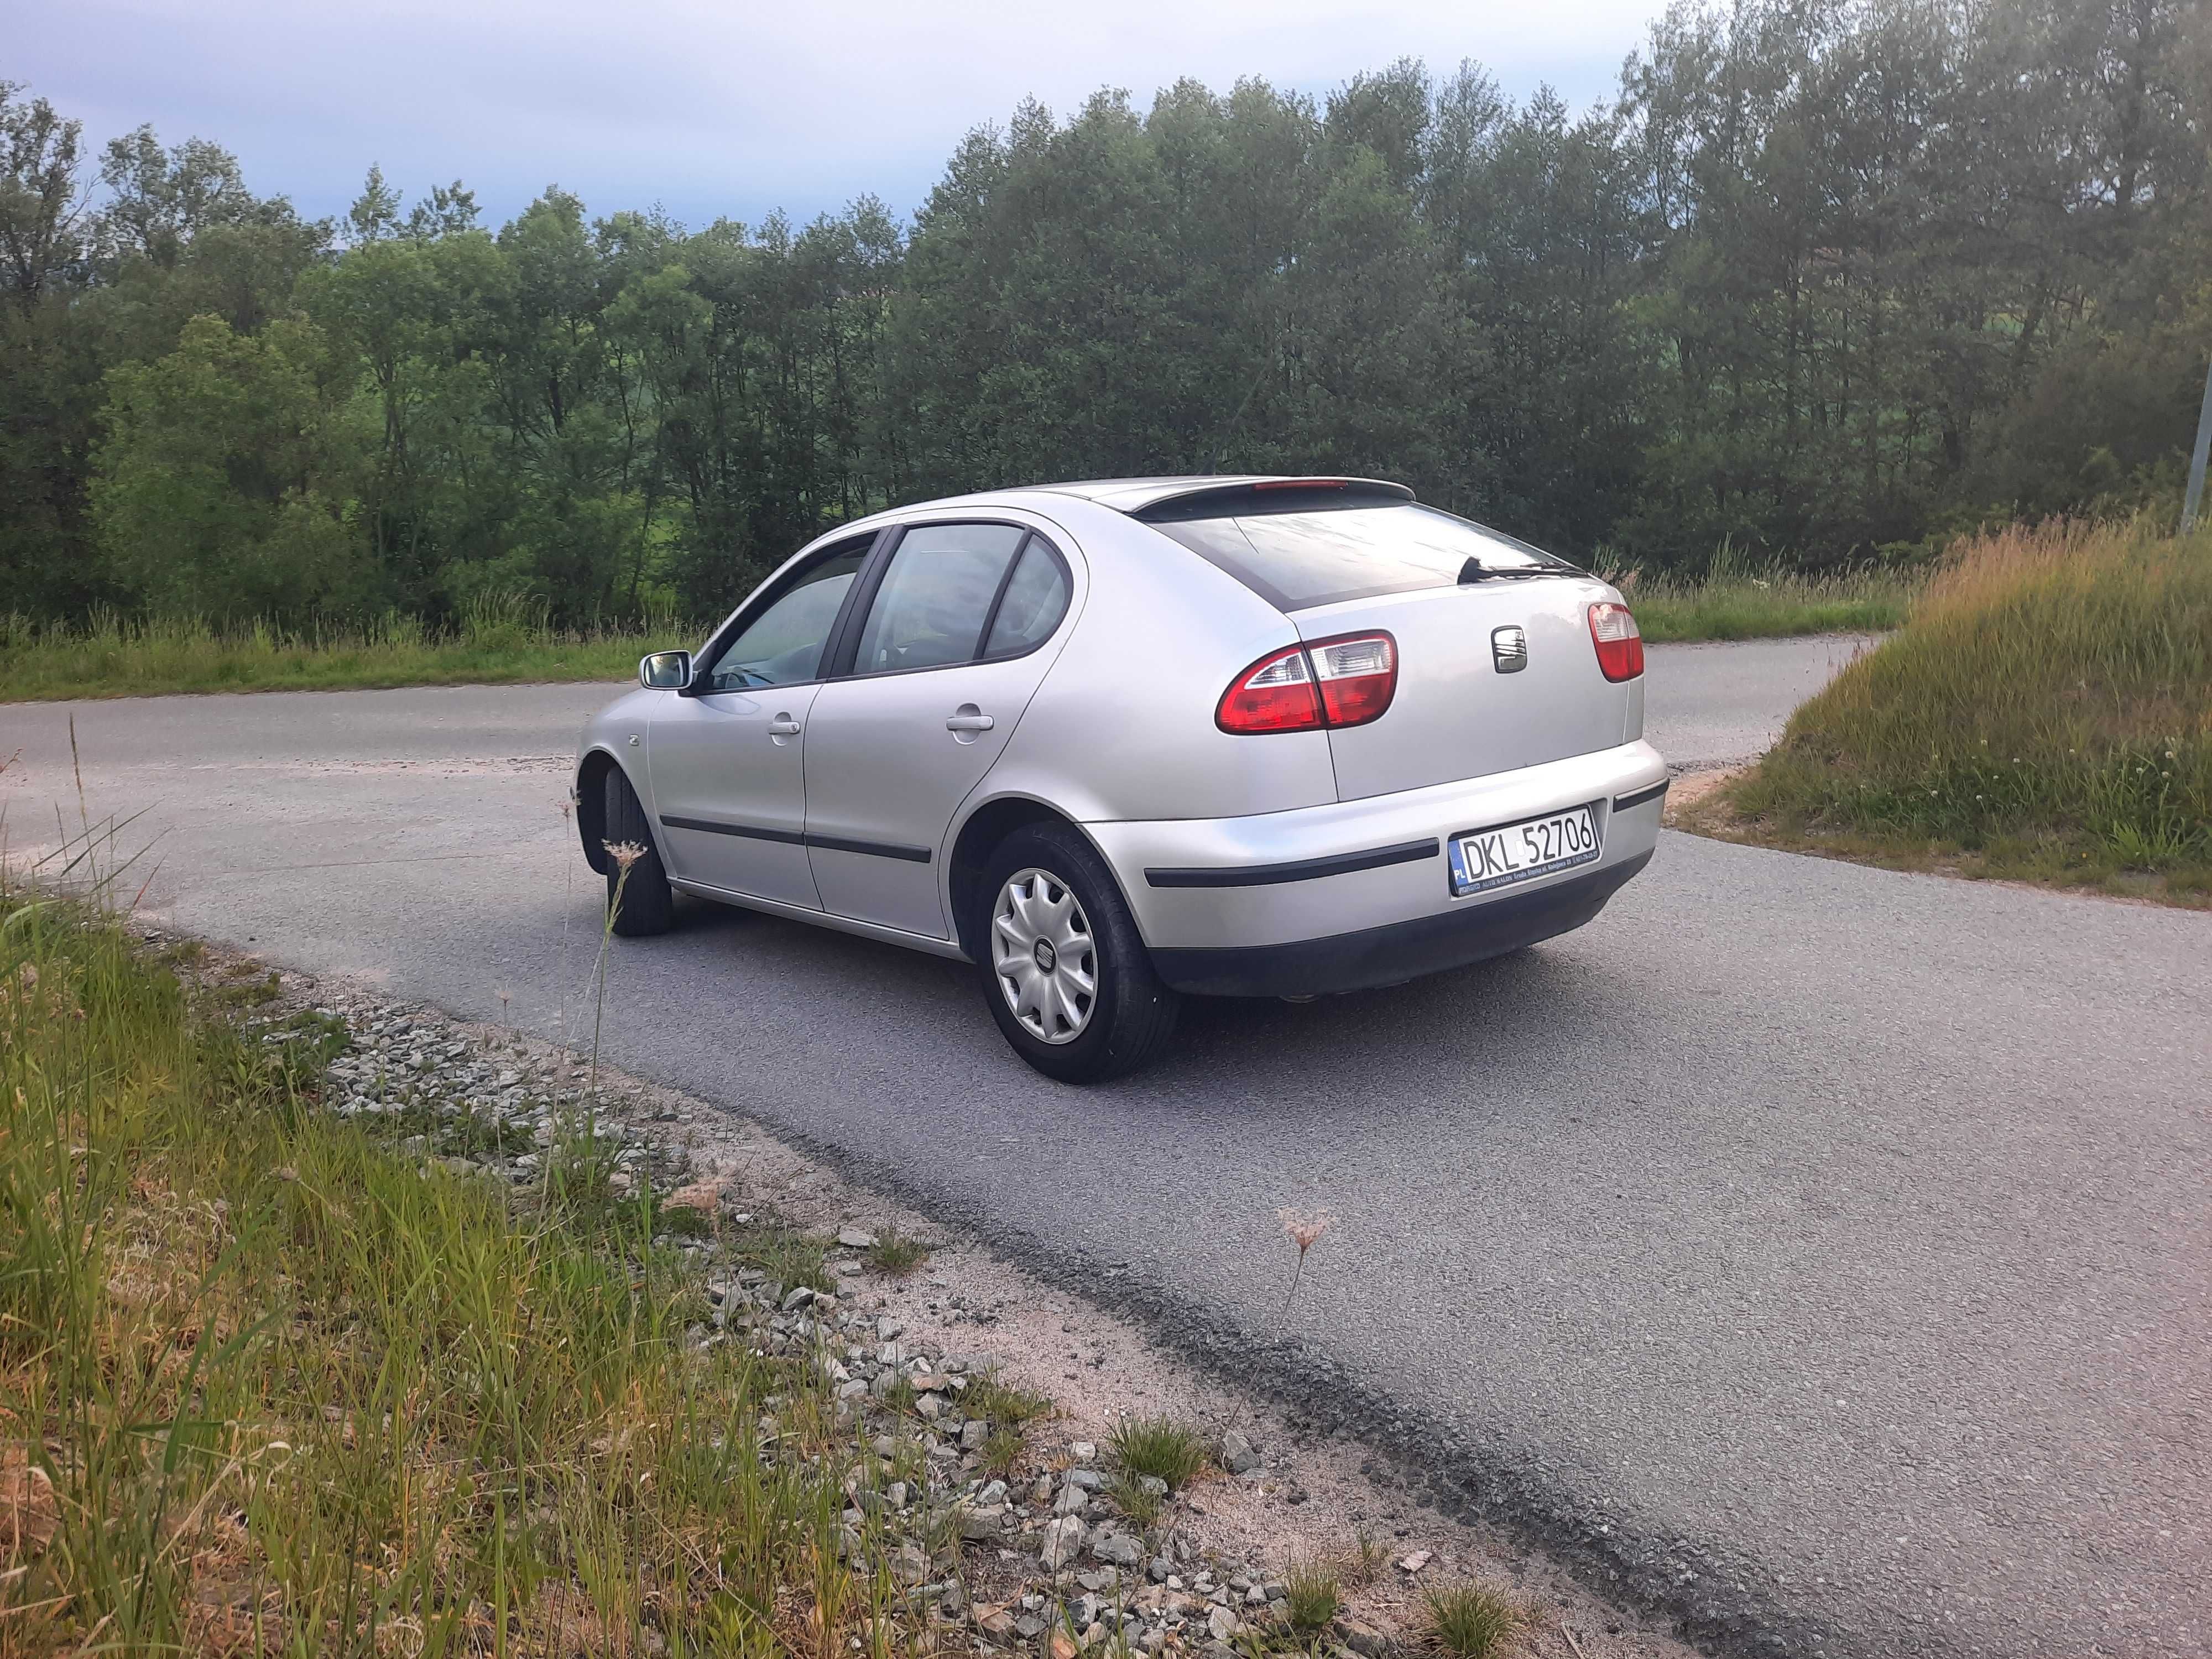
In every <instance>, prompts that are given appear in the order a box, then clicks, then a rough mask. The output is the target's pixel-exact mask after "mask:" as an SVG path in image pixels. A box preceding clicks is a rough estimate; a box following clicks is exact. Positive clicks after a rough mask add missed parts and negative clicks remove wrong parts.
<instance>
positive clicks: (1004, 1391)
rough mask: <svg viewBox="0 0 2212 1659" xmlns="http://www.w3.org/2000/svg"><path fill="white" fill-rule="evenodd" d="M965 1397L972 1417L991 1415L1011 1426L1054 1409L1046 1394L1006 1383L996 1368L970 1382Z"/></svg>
mask: <svg viewBox="0 0 2212 1659" xmlns="http://www.w3.org/2000/svg"><path fill="white" fill-rule="evenodd" d="M963 1400H964V1402H965V1406H966V1410H967V1413H968V1414H969V1416H970V1417H981V1418H987V1419H990V1421H992V1422H993V1423H996V1424H1001V1425H1006V1426H1007V1427H1010V1428H1019V1427H1021V1425H1024V1423H1033V1422H1035V1421H1036V1419H1038V1418H1040V1417H1042V1416H1043V1415H1044V1414H1045V1413H1048V1412H1049V1411H1050V1410H1051V1409H1052V1401H1051V1400H1050V1399H1049V1398H1048V1397H1047V1396H1046V1395H1041V1394H1038V1393H1037V1392H1036V1391H1035V1390H1034V1389H1024V1388H1023V1387H1021V1386H1020V1385H1019V1384H1018V1383H1009V1382H1006V1380H1005V1379H1004V1378H1003V1377H1001V1376H1000V1375H999V1374H998V1373H997V1372H996V1371H987V1372H985V1373H984V1374H983V1375H982V1376H978V1377H977V1378H976V1379H975V1381H974V1382H973V1383H969V1385H968V1392H967V1394H966V1395H964V1396H963Z"/></svg>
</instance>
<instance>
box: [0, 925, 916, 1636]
mask: <svg viewBox="0 0 2212 1659" xmlns="http://www.w3.org/2000/svg"><path fill="white" fill-rule="evenodd" d="M335 1041H337V1033H335V1032H332V1031H329V1030H308V1029H307V1028H301V1041H299V1042H290V1043H285V1044H281V1045H271V1044H266V1043H264V1042H260V1041H259V1040H258V1035H253V1034H248V1033H246V1032H243V1031H241V1030H238V1029H236V1028H235V1027H234V1026H233V1025H231V1024H228V1023H227V1022H226V1021H224V1020H222V1019H221V1018H211V1017H208V1016H206V1015H205V1014H204V1012H198V1011H196V1010H195V1008H194V1007H193V1006H192V1005H191V1001H190V1000H189V999H188V997H187V996H186V994H185V992H184V990H183V988H182V987H180V986H179V983H178V981H176V980H175V979H174V978H173V976H172V975H170V974H169V973H167V971H166V970H164V969H161V968H159V967H157V966H155V965H154V964H152V963H146V962H143V961H141V960H139V959H137V958H136V957H133V956H132V954H131V951H130V949H129V946H128V945H127V943H126V941H125V939H124V938H123V936H122V935H121V933H119V932H118V931H116V930H115V929H113V928H112V927H109V926H106V925H105V924H103V923H100V921H97V919H94V918H90V917H88V916H86V915H83V914H82V913H80V912H77V911H75V910H72V909H69V908H64V907H62V906H59V905H58V904H54V903H52V902H43V903H41V902H24V901H23V900H22V899H21V897H20V896H17V897H12V898H11V897H9V896H5V895H0V1097H5V1098H7V1099H8V1100H9V1102H10V1103H11V1105H10V1109H9V1116H8V1120H7V1124H6V1132H5V1133H4V1134H0V1260H4V1261H7V1263H8V1264H9V1271H8V1272H7V1273H5V1274H0V1398H4V1399H5V1401H7V1407H8V1409H7V1412H6V1413H5V1415H4V1417H0V1436H4V1443H0V1460H4V1461H0V1467H4V1468H6V1469H7V1470H9V1487H8V1489H9V1547H10V1560H11V1562H12V1564H13V1565H11V1567H10V1577H9V1583H8V1584H7V1586H6V1589H5V1601H6V1606H7V1609H8V1617H9V1649H10V1651H22V1652H26V1653H38V1652H46V1651H57V1652H58V1651H75V1650H77V1649H78V1648H79V1647H80V1646H81V1645H82V1644H84V1643H86V1642H93V1643H94V1644H99V1645H105V1646H106V1647H109V1648H112V1649H113V1650H118V1651H130V1652H134V1653H137V1652H213V1651H223V1652H229V1651H240V1650H248V1649H251V1650H264V1649H265V1650H271V1651H274V1650H279V1649H282V1650H287V1651H292V1650H297V1651H303V1652H304V1651H310V1650H312V1651H313V1652H316V1653H328V1654H333V1655H359V1656H364V1659H365V1656H371V1655H375V1654H380V1653H384V1652H386V1651H388V1650H389V1649H390V1647H391V1644H392V1632H395V1631H400V1632H408V1633H409V1634H408V1637H407V1640H408V1642H409V1643H410V1650H411V1644H415V1643H416V1642H417V1641H418V1639H419V1642H420V1644H421V1645H422V1649H423V1650H425V1651H435V1652H457V1651H462V1650H476V1649H477V1648H480V1647H481V1648H483V1649H485V1650H490V1649H492V1648H495V1647H500V1646H505V1647H507V1648H509V1649H511V1650H514V1651H518V1652H532V1653H538V1652H552V1651H556V1650H568V1649H570V1648H573V1647H574V1644H575V1641H576V1639H577V1637H578V1632H580V1631H585V1632H592V1635H591V1637H590V1639H589V1643H588V1645H590V1646H592V1648H594V1649H595V1650H605V1651H609V1652H641V1651H646V1650H657V1649H659V1648H660V1647H662V1646H664V1645H665V1647H667V1648H668V1649H669V1650H671V1651H681V1652H685V1653H703V1652H747V1653H750V1652H756V1651H766V1650H768V1649H769V1648H770V1647H774V1646H775V1645H777V1643H776V1640H775V1638H774V1637H773V1636H772V1635H771V1634H770V1632H771V1628H772V1621H774V1620H776V1619H777V1618H778V1617H779V1614H780V1612H781V1608H782V1607H783V1606H784V1601H785V1599H786V1598H795V1601H796V1602H798V1603H803V1604H805V1605H806V1606H808V1607H810V1608H815V1609H818V1610H819V1613H820V1617H821V1619H822V1621H823V1623H822V1627H821V1629H820V1631H819V1633H818V1639H819V1641H820V1642H821V1644H822V1645H823V1650H825V1651H828V1650H836V1651H838V1652H843V1651H845V1650H846V1643H847V1640H848V1638H851V1639H854V1640H857V1639H858V1636H857V1634H855V1633H856V1632H869V1633H871V1634H872V1636H874V1637H875V1638H878V1640H880V1641H884V1642H887V1643H889V1644H890V1647H887V1648H886V1649H885V1650H886V1651H888V1650H891V1649H892V1648H896V1646H898V1645H899V1644H901V1643H902V1642H903V1641H904V1640H905V1639H906V1638H905V1637H904V1636H902V1635H898V1636H894V1635H892V1634H890V1632H893V1631H894V1630H895V1629H896V1624H895V1622H894V1621H896V1620H897V1619H898V1618H899V1617H900V1616H901V1613H900V1609H899V1607H898V1605H897V1594H896V1589H895V1587H891V1586H890V1584H889V1582H888V1579H887V1578H886V1579H884V1580H883V1581H882V1582H878V1580H877V1579H876V1577H874V1576H873V1575H872V1572H871V1571H870V1570H869V1568H868V1567H867V1565H866V1563H865V1562H862V1561H858V1560H855V1561H853V1562H851V1563H847V1562H843V1561H841V1560H840V1559H839V1557H838V1553H837V1551H836V1548H835V1545H834V1541H835V1540H836V1536H837V1520H838V1514H839V1510H840V1509H841V1507H842V1502H843V1498H842V1492H841V1490H840V1487H839V1484H838V1480H837V1475H838V1472H839V1471H840V1470H841V1469H842V1468H844V1467H846V1466H847V1464H848V1463H849V1462H850V1461H851V1460H852V1459H853V1458H854V1456H855V1455H857V1454H858V1452H859V1448H858V1447H857V1446H856V1445H854V1443H851V1440H850V1438H849V1436H848V1437H846V1438H845V1439H844V1440H843V1441H842V1442H841V1441H840V1439H839V1435H838V1431H836V1430H835V1429H834V1427H833V1426H832V1420H831V1419H832V1407H831V1404H830V1402H829V1401H828V1399H827V1396H826V1394H825V1393H824V1391H823V1388H822V1385H821V1383H820V1381H819V1379H818V1376H817V1375H816V1373H815V1371H814V1369H813V1368H812V1367H811V1366H799V1365H793V1366H784V1365H781V1364H763V1362H758V1361H755V1360H752V1359H750V1358H746V1357H745V1355H744V1351H743V1347H742V1346H741V1345H734V1344H733V1345H726V1346H720V1347H718V1348H716V1349H714V1350H713V1351H712V1352H702V1351H698V1350H696V1349H695V1348H693V1347H692V1346H690V1343H689V1342H688V1341H687V1340H686V1339H685V1335H684V1332H685V1327H686V1325H687V1323H688V1322H690V1320H692V1319H693V1318H696V1313H697V1309H698V1306H699V1305H700V1303H699V1295H698V1285H697V1284H696V1278H697V1275H698V1272H699V1270H698V1268H697V1267H696V1266H693V1265H691V1264H689V1263H687V1262H685V1261H683V1260H680V1259H679V1258H678V1256H677V1255H674V1254H673V1253H663V1252H659V1251H657V1250H655V1249H653V1246H652V1243H651V1221H650V1217H649V1216H647V1215H646V1214H645V1213H644V1212H643V1210H642V1209H641V1206H636V1205H632V1206H629V1209H628V1211H627V1212H609V1213H608V1214H607V1215H606V1216H605V1217H599V1216H592V1217H589V1218H586V1219H587V1220H588V1222H589V1225H588V1226H585V1227H579V1225H576V1218H575V1217H574V1215H573V1214H572V1212H571V1206H569V1205H568V1203H566V1202H564V1201H562V1200H560V1199H559V1197H558V1196H557V1195H556V1198H555V1200H554V1201H553V1202H552V1203H551V1204H550V1206H544V1207H538V1208H532V1207H531V1205H530V1202H529V1197H530V1195H528V1194H525V1195H524V1202H523V1205H522V1206H521V1207H520V1208H518V1207H517V1206H516V1201H515V1200H514V1198H513V1197H512V1196H511V1195H510V1194H508V1193H507V1191H506V1190H505V1189H504V1186H503V1183H502V1184H500V1185H494V1184H492V1183H489V1182H483V1181H480V1180H476V1179H471V1178H465V1177H458V1176H449V1175H447V1174H446V1173H445V1172H444V1171H442V1170H430V1171H428V1172H427V1173H426V1172H425V1171H423V1170H422V1169H421V1168H420V1167H419V1164H418V1162H417V1161H416V1160H414V1159H411V1158H402V1157H399V1156H398V1155H396V1154H395V1153H394V1152H392V1151H391V1150H389V1149H388V1148H387V1147H386V1146H384V1145H382V1144H380V1142H379V1141H378V1140H377V1139H375V1138H374V1137H373V1135H372V1134H371V1133H369V1132H368V1131H367V1130H365V1129H362V1128H361V1127H356V1126H353V1125H350V1124H347V1123H343V1122H340V1121H336V1120H334V1119H331V1118H330V1117H328V1116H326V1115H324V1114H323V1113H322V1112H320V1111H319V1109H316V1108H315V1106H314V1104H313V1091H314V1089H315V1086H316V1082H317V1077H318V1074H319V1073H318V1062H319V1057H320V1056H323V1055H326V1054H327V1053H328V1052H329V1048H330V1045H331V1043H332V1042H335ZM624 1213H626V1214H627V1216H628V1218H629V1219H628V1222H627V1225H625V1224H624V1221H623V1214H624ZM817 1459H818V1461H817ZM365 1564H367V1565H365Z"/></svg>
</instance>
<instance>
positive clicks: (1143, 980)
mask: <svg viewBox="0 0 2212 1659" xmlns="http://www.w3.org/2000/svg"><path fill="white" fill-rule="evenodd" d="M1028 870H1035V871H1041V872H1044V873H1045V875H1046V876H1048V878H1050V879H1051V881H1052V882H1054V883H1056V884H1058V885H1059V886H1060V887H1064V888H1066V890H1067V891H1068V892H1070V893H1072V894H1073V896H1074V898H1075V901H1076V903H1077V904H1078V905H1079V907H1080V908H1081V912H1082V915H1083V917H1084V919H1085V921H1086V922H1087V923H1088V934H1087V937H1088V939H1089V948H1090V950H1091V955H1092V957H1093V967H1092V970H1091V981H1092V983H1093V985H1094V986H1095V987H1096V990H1095V994H1093V996H1092V997H1091V1001H1090V1005H1089V1008H1088V1018H1087V1021H1086V1023H1085V1024H1083V1025H1082V1026H1081V1028H1080V1030H1079V1031H1078V1032H1077V1034H1076V1035H1075V1036H1073V1037H1072V1038H1069V1039H1068V1040H1066V1041H1064V1042H1047V1041H1046V1040H1045V1039H1044V1038H1043V1037H1042V1036H1040V1035H1038V1034H1037V1033H1036V1032H1035V1031H1033V1030H1030V1027H1029V1026H1028V1025H1027V1024H1024V1022H1023V1020H1022V1019H1021V1018H1019V1017H1018V1016H1017V1015H1016V1013H1015V1012H1014V1008H1013V1005H1012V1003H1011V1002H1010V1001H1009V1000H1008V999H1007V995H1006V992H1005V991H1004V990H1003V989H1002V988H1001V984H1000V978H999V975H998V973H997V971H996V969H994V966H993V958H994V954H995V953H994V939H995V938H996V933H995V932H994V919H995V915H996V912H997V909H998V906H999V901H1000V894H1001V892H1002V890H1004V889H1005V887H1006V883H1007V881H1008V879H1009V878H1012V877H1014V876H1016V875H1018V874H1019V873H1020V872H1024V871H1028ZM975 903H976V914H975V916H974V917H973V918H972V921H971V932H970V933H969V937H970V938H971V939H975V941H976V946H977V951H978V952H979V954H980V956H981V962H980V963H979V971H980V972H981V977H982V981H983V997H984V1000H985V1001H986V1002H987V1003H988V1004H989V1005H990V1009H991V1018H993V1019H994V1020H996V1021H998V1023H999V1030H1000V1031H1002V1032H1003V1033H1005V1035H1006V1041H1007V1042H1008V1043H1009V1044H1011V1045H1012V1048H1013V1050H1014V1052H1015V1053H1016V1054H1019V1055H1020V1056H1021V1057H1022V1058H1023V1059H1024V1060H1027V1061H1028V1062H1029V1063H1030V1065H1031V1066H1035V1067H1036V1069H1037V1070H1038V1071H1040V1072H1042V1073H1044V1074H1045V1075H1046V1076H1047V1077H1049V1078H1056V1079H1059V1080H1060V1082H1062V1083H1099V1082H1103V1081H1104V1080H1105V1079H1108V1078H1115V1077H1125V1076H1127V1074H1128V1073H1131V1072H1133V1071H1135V1070H1137V1069H1138V1068H1139V1066H1146V1065H1149V1064H1150V1063H1151V1062H1152V1060H1156V1059H1158V1057H1159V1055H1160V1054H1162V1053H1163V1052H1164V1050H1165V1049H1166V1048H1167V1046H1168V1042H1169V1039H1170V1037H1172V1036H1174V1035H1175V1024H1176V1011H1177V1009H1178V1008H1179V1007H1180V1006H1181V1001H1182V1000H1181V999H1180V998H1179V997H1177V996H1176V994H1175V993H1174V992H1173V991H1171V990H1170V989H1169V988H1168V987H1166V986H1165V985H1163V984H1162V983H1161V982H1160V977H1159V975H1158V974H1156V973H1154V972H1153V971H1152V957H1151V956H1150V954H1149V953H1147V951H1146V949H1145V941H1144V939H1143V938H1142V937H1141V936H1140V935H1139V933H1138V932H1137V924H1136V921H1135V919H1134V918H1133V917H1132V916H1131V915H1130V914H1129V907H1128V905H1127V903H1126V902H1124V901H1123V900H1122V897H1121V888H1120V887H1119V886H1118V885H1117V884H1115V880H1114V876H1113V872H1111V871H1109V869H1107V867H1106V863H1105V860H1103V859H1101V858H1100V857H1099V856H1098V854H1097V851H1096V850H1095V849H1094V848H1092V847H1091V843H1090V842H1088V841H1086V840H1085V839H1084V837H1083V836H1082V835H1081V834H1080V833H1079V831H1077V830H1075V829H1071V828H1069V827H1068V826H1067V825H1066V824H1060V823H1036V824H1030V825H1028V826H1026V827H1024V828H1023V829H1017V830H1015V831H1014V832H1013V834H1012V835H1010V836H1007V837H1006V840H1004V841H1002V842H1000V843H999V845H998V847H997V848H996V849H995V850H994V851H993V853H992V854H991V856H990V858H989V859H988V860H987V861H986V863H985V865H984V866H983V880H982V883H981V890H980V891H979V893H978V895H977V897H976V901H975Z"/></svg>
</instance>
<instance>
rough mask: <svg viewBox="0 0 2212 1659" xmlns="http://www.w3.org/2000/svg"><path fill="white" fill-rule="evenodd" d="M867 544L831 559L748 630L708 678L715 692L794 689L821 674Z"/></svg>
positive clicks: (795, 585) (748, 625)
mask: <svg viewBox="0 0 2212 1659" xmlns="http://www.w3.org/2000/svg"><path fill="white" fill-rule="evenodd" d="M867 552H868V545H867V544H866V542H862V543H860V544H859V545H857V546H855V547H853V548H851V549H850V550H846V551H841V552H836V553H832V554H831V555H830V556H829V557H828V558H826V559H824V560H823V561H822V562H820V563H818V564H816V565H814V566H812V567H811V568H808V569H807V570H805V571H804V572H802V573H801V574H800V575H799V580H797V581H796V582H794V583H793V585H792V586H789V587H787V588H786V589H785V590H784V591H783V592H782V593H781V595H780V596H779V597H778V598H777V599H775V602H774V603H773V604H771V605H769V607H768V609H767V610H765V611H762V612H761V613H760V614H759V615H758V616H757V617H754V618H753V619H752V620H751V621H750V622H749V623H746V624H745V626H744V631H743V632H742V633H740V634H739V635H738V636H737V638H735V639H734V640H732V641H730V643H729V645H728V646H727V647H726V648H725V649H724V650H723V652H722V654H721V655H720V657H718V658H716V659H715V660H714V666H713V667H712V668H710V669H709V670H708V671H707V680H706V683H707V689H708V690H710V691H739V690H744V688H745V687H746V686H749V685H795V684H799V682H800V681H803V680H811V679H812V678H815V677H816V676H817V674H819V673H820V672H821V671H822V647H823V644H824V643H825V642H826V641H828V640H829V629H830V627H831V625H832V624H834V623H836V620H837V611H838V609H839V607H840V606H842V605H843V604H844V603H845V594H846V592H847V590H848V589H849V588H850V587H851V586H853V578H854V577H855V576H857V575H858V574H860V561H861V560H862V559H864V558H866V556H867Z"/></svg>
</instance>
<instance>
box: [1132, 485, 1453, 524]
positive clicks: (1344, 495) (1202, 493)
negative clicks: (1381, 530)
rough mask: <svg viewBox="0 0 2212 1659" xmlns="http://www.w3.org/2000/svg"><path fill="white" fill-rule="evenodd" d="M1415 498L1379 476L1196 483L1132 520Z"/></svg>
mask: <svg viewBox="0 0 2212 1659" xmlns="http://www.w3.org/2000/svg"><path fill="white" fill-rule="evenodd" d="M1412 500H1413V491H1412V490H1410V489H1407V488H1406V486H1405V485H1403V484H1401V483H1385V482H1384V481H1383V480H1382V479H1380V478H1262V479H1261V480H1259V481H1258V482H1257V483H1219V484H1198V485H1195V486H1194V487H1193V488H1191V489H1186V490H1183V491H1182V492H1181V493H1180V494H1178V495H1166V496H1163V497H1162V498H1161V499H1160V500H1158V501H1152V502H1149V503H1147V504H1146V505H1145V506H1143V507H1139V508H1138V509H1137V510H1136V511H1135V512H1134V513H1131V514H1130V515H1129V516H1130V517H1131V518H1133V519H1136V520H1140V521H1141V522H1143V523H1146V524H1179V523H1181V522H1182V521H1183V520H1186V519H1241V518H1250V517H1254V516H1255V515H1257V514H1260V513H1325V512H1328V510H1330V509H1331V508H1333V507H1395V506H1397V505H1398V504H1399V503H1400V502H1401V501H1412Z"/></svg>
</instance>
